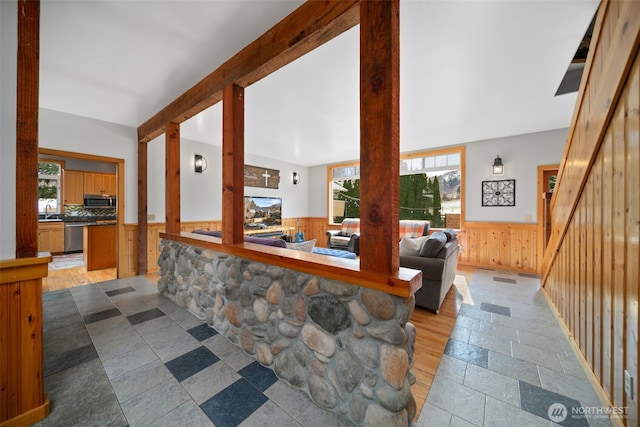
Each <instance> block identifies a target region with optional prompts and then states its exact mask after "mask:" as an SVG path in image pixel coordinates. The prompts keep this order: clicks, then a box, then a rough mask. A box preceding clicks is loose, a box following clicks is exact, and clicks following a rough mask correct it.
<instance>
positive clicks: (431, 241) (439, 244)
mask: <svg viewBox="0 0 640 427" xmlns="http://www.w3.org/2000/svg"><path fill="white" fill-rule="evenodd" d="M446 243H447V235H446V234H444V233H443V232H442V231H436V232H435V233H433V234H431V235H430V236H429V238H428V239H427V241H426V242H424V245H422V248H421V249H420V253H419V255H420V256H421V257H426V258H435V257H436V255H438V252H440V249H442V248H443V247H444V245H445V244H446Z"/></svg>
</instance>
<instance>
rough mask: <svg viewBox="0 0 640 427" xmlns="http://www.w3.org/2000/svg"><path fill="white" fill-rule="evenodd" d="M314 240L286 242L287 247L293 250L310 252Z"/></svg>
mask: <svg viewBox="0 0 640 427" xmlns="http://www.w3.org/2000/svg"><path fill="white" fill-rule="evenodd" d="M316 240H317V239H313V240H307V241H306V242H300V243H287V249H293V250H294V251H302V252H311V251H313V248H314V247H315V246H316Z"/></svg>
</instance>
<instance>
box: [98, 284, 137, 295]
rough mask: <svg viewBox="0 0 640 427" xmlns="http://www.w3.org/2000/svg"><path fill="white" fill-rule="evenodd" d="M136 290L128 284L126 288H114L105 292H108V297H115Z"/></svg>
mask: <svg viewBox="0 0 640 427" xmlns="http://www.w3.org/2000/svg"><path fill="white" fill-rule="evenodd" d="M135 291H136V290H135V289H133V288H132V287H131V286H127V287H126V288H120V289H113V290H111V291H106V292H105V294H107V296H108V297H113V296H116V295H122V294H127V293H129V292H135Z"/></svg>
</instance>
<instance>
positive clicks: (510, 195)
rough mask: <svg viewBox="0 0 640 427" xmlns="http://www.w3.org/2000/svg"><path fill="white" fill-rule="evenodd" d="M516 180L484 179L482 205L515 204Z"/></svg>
mask: <svg viewBox="0 0 640 427" xmlns="http://www.w3.org/2000/svg"><path fill="white" fill-rule="evenodd" d="M515 205H516V180H515V179H503V180H500V181H482V206H515Z"/></svg>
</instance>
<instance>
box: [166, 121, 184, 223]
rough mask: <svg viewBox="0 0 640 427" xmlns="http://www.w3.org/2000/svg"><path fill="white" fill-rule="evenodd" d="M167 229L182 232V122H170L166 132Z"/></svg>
mask: <svg viewBox="0 0 640 427" xmlns="http://www.w3.org/2000/svg"><path fill="white" fill-rule="evenodd" d="M165 141H166V142H165V153H166V159H165V165H166V167H165V171H166V174H165V179H166V181H165V189H166V195H165V211H166V213H165V215H166V223H165V230H166V232H167V233H180V124H179V123H174V122H169V123H167V130H166V134H165Z"/></svg>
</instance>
